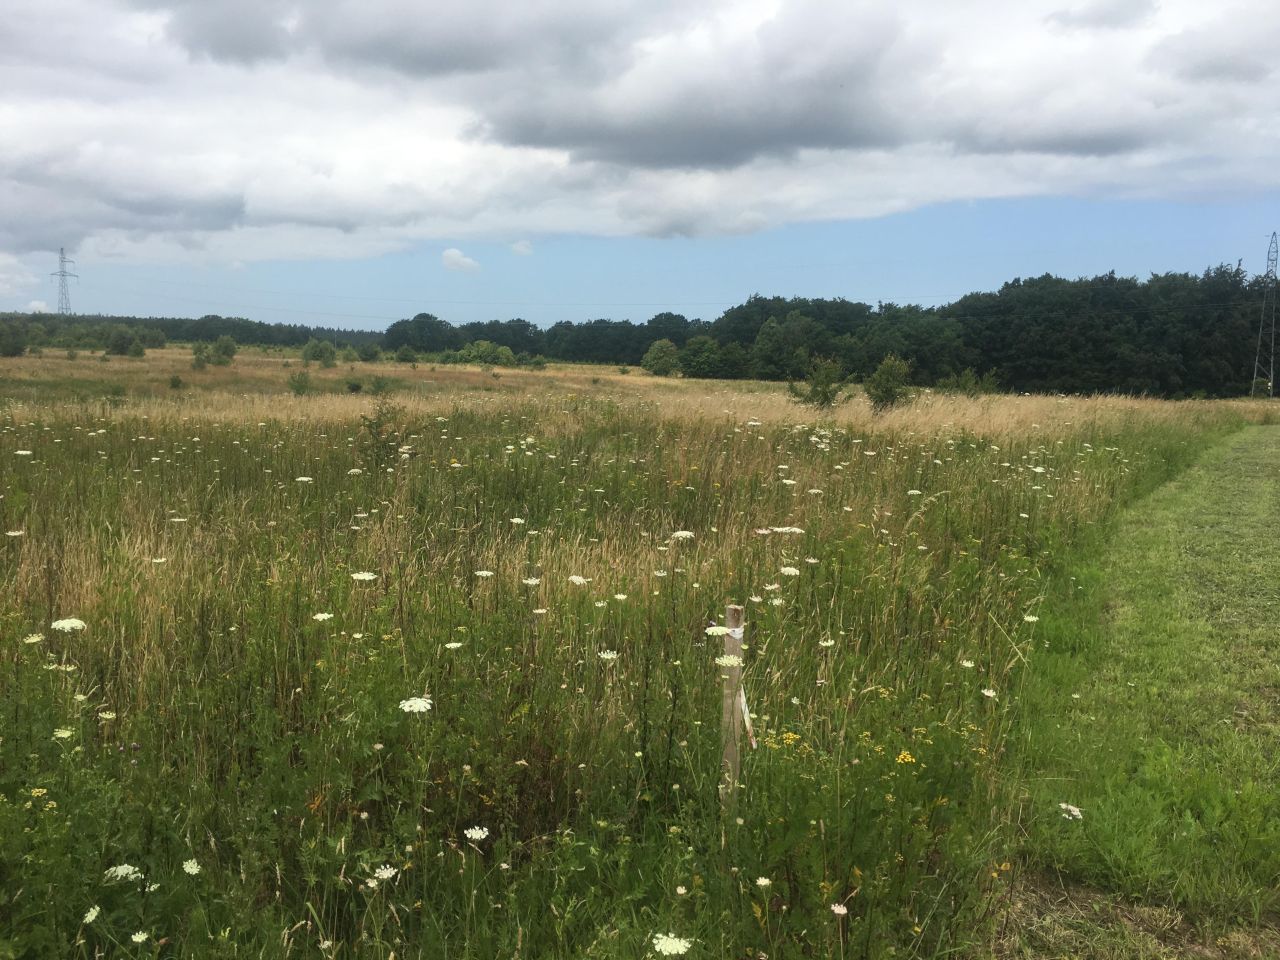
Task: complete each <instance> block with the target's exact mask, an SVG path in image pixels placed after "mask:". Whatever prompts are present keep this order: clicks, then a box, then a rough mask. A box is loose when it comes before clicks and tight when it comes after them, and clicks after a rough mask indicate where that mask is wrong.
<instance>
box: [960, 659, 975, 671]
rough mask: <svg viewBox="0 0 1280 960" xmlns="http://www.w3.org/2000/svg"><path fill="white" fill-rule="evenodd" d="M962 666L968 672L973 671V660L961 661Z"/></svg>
mask: <svg viewBox="0 0 1280 960" xmlns="http://www.w3.org/2000/svg"><path fill="white" fill-rule="evenodd" d="M960 666H962V667H964V668H965V669H966V670H972V669H973V661H972V660H961V661H960Z"/></svg>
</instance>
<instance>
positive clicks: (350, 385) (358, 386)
mask: <svg viewBox="0 0 1280 960" xmlns="http://www.w3.org/2000/svg"><path fill="white" fill-rule="evenodd" d="M363 389H364V381H363V380H348V381H347V393H359V392H360V391H361V390H363Z"/></svg>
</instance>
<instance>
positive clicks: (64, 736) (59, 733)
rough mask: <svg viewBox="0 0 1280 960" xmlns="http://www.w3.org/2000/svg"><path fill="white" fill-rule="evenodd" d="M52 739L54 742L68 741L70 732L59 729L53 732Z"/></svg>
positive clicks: (64, 728)
mask: <svg viewBox="0 0 1280 960" xmlns="http://www.w3.org/2000/svg"><path fill="white" fill-rule="evenodd" d="M53 739H55V740H70V739H71V731H70V730H68V729H67V728H66V727H59V728H58V729H57V730H55V731H53Z"/></svg>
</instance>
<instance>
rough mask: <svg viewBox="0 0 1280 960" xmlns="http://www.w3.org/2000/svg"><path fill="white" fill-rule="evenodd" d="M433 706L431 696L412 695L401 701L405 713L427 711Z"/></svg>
mask: <svg viewBox="0 0 1280 960" xmlns="http://www.w3.org/2000/svg"><path fill="white" fill-rule="evenodd" d="M431 707H432V703H431V698H430V697H410V698H409V699H408V700H401V701H400V709H401V710H403V711H404V712H405V713H426V712H427V711H428V710H430V709H431Z"/></svg>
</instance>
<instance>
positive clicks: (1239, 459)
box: [1006, 427, 1280, 958]
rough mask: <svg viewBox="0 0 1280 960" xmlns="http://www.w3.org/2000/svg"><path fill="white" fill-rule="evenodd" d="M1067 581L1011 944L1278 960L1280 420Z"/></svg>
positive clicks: (1028, 770)
mask: <svg viewBox="0 0 1280 960" xmlns="http://www.w3.org/2000/svg"><path fill="white" fill-rule="evenodd" d="M1071 572H1072V574H1073V576H1072V577H1071V578H1070V579H1065V578H1064V580H1063V581H1062V582H1061V583H1060V584H1059V585H1058V587H1057V588H1056V589H1054V590H1052V591H1051V592H1050V593H1049V595H1048V597H1047V598H1046V601H1045V604H1044V610H1043V616H1042V619H1041V622H1040V623H1039V624H1038V627H1039V628H1040V633H1039V636H1038V637H1037V639H1036V644H1035V652H1034V654H1033V655H1032V658H1031V660H1032V662H1031V665H1030V669H1029V670H1028V671H1027V674H1026V676H1027V680H1026V685H1025V687H1024V689H1023V692H1022V695H1021V701H1022V704H1023V710H1024V714H1025V715H1024V719H1023V731H1024V732H1023V736H1022V739H1021V742H1020V743H1019V746H1018V750H1019V751H1020V758H1021V764H1022V767H1023V770H1024V777H1025V779H1024V783H1023V784H1022V791H1023V795H1022V801H1023V819H1024V828H1025V834H1024V837H1025V848H1024V858H1023V859H1024V863H1025V864H1026V872H1025V874H1024V876H1023V877H1022V878H1021V879H1020V880H1015V881H1014V891H1013V892H1012V894H1011V897H1010V902H1011V903H1012V904H1015V908H1014V910H1013V912H1012V920H1011V923H1010V925H1009V927H1008V929H1007V936H1006V946H1007V947H1008V948H1009V949H1008V953H1009V954H1010V955H1016V956H1036V957H1058V956H1061V957H1068V956H1071V957H1076V956H1079V957H1087V956H1097V957H1152V958H1155V957H1183V956H1196V957H1255V956H1257V957H1264V956H1280V935H1277V928H1278V927H1280V428H1276V427H1251V428H1248V429H1246V430H1244V431H1242V432H1240V433H1238V434H1235V435H1233V436H1232V437H1230V438H1229V439H1227V440H1226V441H1224V442H1223V443H1221V444H1219V445H1217V446H1216V447H1214V448H1212V449H1211V450H1210V451H1209V452H1208V453H1206V454H1205V456H1204V457H1203V458H1202V459H1201V460H1200V462H1199V463H1197V464H1196V465H1195V466H1194V467H1192V468H1191V469H1190V470H1189V471H1187V472H1186V473H1185V474H1183V475H1182V476H1180V477H1179V478H1177V479H1176V480H1174V481H1173V482H1172V483H1170V484H1167V485H1166V486H1164V487H1162V488H1160V489H1158V490H1157V491H1155V493H1153V494H1152V495H1151V496H1150V497H1148V498H1147V499H1145V500H1143V501H1140V502H1138V503H1137V504H1135V505H1134V506H1133V507H1131V508H1130V509H1129V510H1128V511H1127V512H1126V513H1125V514H1124V515H1123V516H1122V517H1121V518H1120V519H1119V520H1118V522H1117V523H1116V525H1115V526H1114V528H1113V529H1112V532H1111V535H1110V537H1109V539H1108V541H1107V544H1106V546H1105V548H1104V549H1103V550H1102V551H1100V552H1099V553H1098V555H1097V556H1096V558H1095V559H1094V560H1093V561H1092V562H1088V561H1086V562H1085V563H1082V564H1079V565H1077V566H1076V567H1075V568H1073V570H1072V571H1071ZM1064 803H1065V804H1071V805H1073V806H1074V807H1077V808H1079V811H1080V818H1079V819H1075V818H1074V816H1073V815H1072V814H1071V811H1069V810H1066V809H1064V808H1062V807H1060V804H1064Z"/></svg>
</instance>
